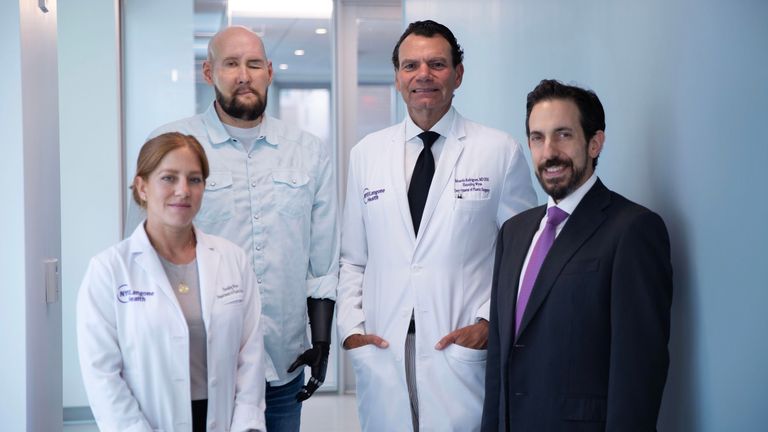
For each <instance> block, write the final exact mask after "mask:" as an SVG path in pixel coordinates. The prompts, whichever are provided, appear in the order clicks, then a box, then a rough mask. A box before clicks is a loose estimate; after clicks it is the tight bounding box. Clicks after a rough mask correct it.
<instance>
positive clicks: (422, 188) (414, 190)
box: [408, 131, 440, 234]
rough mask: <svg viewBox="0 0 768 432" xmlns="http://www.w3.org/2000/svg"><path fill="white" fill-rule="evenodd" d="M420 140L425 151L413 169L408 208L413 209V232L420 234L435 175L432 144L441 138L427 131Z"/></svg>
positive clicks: (420, 135) (435, 133)
mask: <svg viewBox="0 0 768 432" xmlns="http://www.w3.org/2000/svg"><path fill="white" fill-rule="evenodd" d="M419 138H421V141H422V142H424V149H423V150H422V151H421V153H420V154H419V158H418V159H416V166H414V167H413V175H412V176H411V185H410V186H409V187H408V206H409V207H410V208H411V220H412V221H413V232H414V233H416V234H418V233H419V224H420V223H421V215H422V213H424V204H426V203H427V195H429V185H430V184H432V177H433V176H434V175H435V157H434V156H432V144H434V143H435V141H437V139H438V138H440V134H439V133H437V132H432V131H427V132H422V133H420V134H419Z"/></svg>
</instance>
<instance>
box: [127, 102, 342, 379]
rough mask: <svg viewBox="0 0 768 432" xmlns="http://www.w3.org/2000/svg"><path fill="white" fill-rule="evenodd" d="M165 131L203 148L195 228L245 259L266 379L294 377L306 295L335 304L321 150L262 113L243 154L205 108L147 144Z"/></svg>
mask: <svg viewBox="0 0 768 432" xmlns="http://www.w3.org/2000/svg"><path fill="white" fill-rule="evenodd" d="M165 132H181V133H184V134H188V135H193V136H194V137H195V138H197V140H198V141H200V143H201V144H202V145H203V147H204V148H205V152H206V154H207V156H208V162H209V164H210V175H209V177H208V180H207V182H206V185H205V193H204V194H203V204H202V206H201V208H200V211H199V212H198V214H197V217H196V218H195V222H194V223H195V226H197V227H198V228H200V229H201V230H202V231H203V232H206V233H209V234H214V235H218V236H222V237H224V238H227V239H229V240H230V241H232V242H234V243H235V244H237V245H240V246H241V247H242V248H243V249H245V251H246V253H247V254H248V257H249V258H250V260H251V262H252V263H253V268H254V270H255V272H256V281H257V283H258V286H259V289H260V291H261V300H262V314H263V316H264V317H265V320H264V333H265V334H264V344H265V348H266V350H267V354H268V355H269V359H268V362H269V360H271V362H272V363H273V365H274V368H275V370H276V372H277V375H276V376H275V374H274V373H271V371H270V365H269V364H268V365H267V380H268V381H270V384H272V385H282V384H286V383H288V382H290V381H291V380H292V379H293V378H295V377H296V376H297V375H298V374H299V373H300V372H301V368H299V370H297V371H295V372H294V373H293V374H289V373H288V372H287V369H288V366H290V364H291V363H293V361H294V360H296V357H297V356H298V355H299V354H301V353H302V352H304V350H306V349H307V348H309V346H310V345H309V340H308V338H307V331H306V326H307V304H306V301H307V297H313V298H327V299H332V300H335V298H336V285H337V283H338V270H339V267H338V263H339V230H338V225H337V205H338V204H337V198H336V181H335V176H334V171H333V164H332V160H331V157H330V155H329V152H328V149H327V148H326V147H325V146H324V145H323V143H322V142H321V141H320V139H319V138H317V137H315V136H313V135H311V134H309V133H306V132H304V131H302V130H300V129H297V128H295V127H291V126H289V125H287V124H285V123H284V122H282V121H280V120H278V119H276V118H272V117H268V116H266V115H264V118H263V120H262V122H261V137H259V138H258V139H257V140H256V142H255V143H254V145H253V146H252V147H251V148H250V149H244V148H243V145H242V144H241V143H240V142H238V141H237V139H236V138H232V137H231V136H230V135H229V133H227V130H226V129H225V128H224V125H223V124H222V123H221V121H220V120H219V117H218V115H217V113H216V109H215V107H214V105H213V104H211V106H210V107H209V108H208V110H207V111H206V112H204V113H203V114H198V115H196V116H193V117H189V118H187V119H184V120H180V121H177V122H173V123H170V124H167V125H165V126H162V127H160V128H159V129H157V130H155V131H154V132H152V134H151V135H150V137H154V136H157V135H160V134H162V133H165ZM133 207H136V206H133ZM129 219H130V215H129ZM134 223H137V222H134ZM211 337H216V336H215V335H211Z"/></svg>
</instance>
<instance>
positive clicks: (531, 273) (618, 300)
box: [482, 80, 672, 432]
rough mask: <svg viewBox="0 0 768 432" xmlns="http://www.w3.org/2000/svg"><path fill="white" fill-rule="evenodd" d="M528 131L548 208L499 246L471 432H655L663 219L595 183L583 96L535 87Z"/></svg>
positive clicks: (601, 118)
mask: <svg viewBox="0 0 768 432" xmlns="http://www.w3.org/2000/svg"><path fill="white" fill-rule="evenodd" d="M526 120H527V124H526V131H527V133H528V146H529V148H530V150H531V160H532V162H533V167H534V172H535V173H536V177H537V178H538V179H539V183H540V184H541V187H542V188H543V189H544V191H545V192H546V193H547V195H549V199H548V202H547V204H546V205H543V206H540V207H536V208H533V209H531V210H528V211H525V212H522V213H520V214H519V215H517V216H514V217H513V218H511V219H509V220H508V221H507V222H505V223H504V226H503V227H502V229H501V232H500V233H499V238H498V240H497V242H496V245H497V246H496V260H495V267H494V276H493V284H492V291H491V312H490V322H489V331H488V365H487V369H486V380H485V403H484V408H483V423H482V430H483V431H485V432H491V431H494V432H499V431H653V430H656V420H657V417H658V413H659V406H660V404H661V396H662V393H663V390H664V383H665V381H666V377H667V368H668V366H669V353H668V350H667V343H668V340H669V325H670V307H671V302H672V265H671V263H670V247H669V237H668V235H667V230H666V227H665V225H664V221H663V220H662V219H661V218H660V217H659V215H657V214H656V213H654V212H652V211H650V210H648V209H647V208H645V207H642V206H640V205H638V204H635V203H633V202H632V201H629V200H628V199H626V198H624V197H623V196H621V195H619V194H617V193H615V192H612V191H610V190H608V188H606V187H605V186H604V185H603V183H602V182H601V181H600V179H598V177H597V175H596V174H595V168H596V166H597V159H598V157H599V156H600V152H601V151H602V149H603V144H604V142H605V113H604V111H603V106H602V104H601V103H600V100H599V99H598V97H597V95H596V94H595V93H594V92H592V91H588V90H584V89H582V88H579V87H575V86H570V85H565V84H562V83H560V82H558V81H555V80H544V81H542V82H541V83H540V84H539V85H538V86H537V87H536V88H535V89H534V90H533V91H531V92H530V93H529V94H528V103H527V119H526Z"/></svg>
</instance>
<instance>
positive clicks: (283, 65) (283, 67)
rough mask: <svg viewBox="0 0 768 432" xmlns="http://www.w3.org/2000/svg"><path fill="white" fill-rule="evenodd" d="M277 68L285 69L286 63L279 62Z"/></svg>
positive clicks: (286, 67)
mask: <svg viewBox="0 0 768 432" xmlns="http://www.w3.org/2000/svg"><path fill="white" fill-rule="evenodd" d="M277 68H278V69H280V70H286V69H288V65H287V64H285V63H280V65H279V66H278V67H277Z"/></svg>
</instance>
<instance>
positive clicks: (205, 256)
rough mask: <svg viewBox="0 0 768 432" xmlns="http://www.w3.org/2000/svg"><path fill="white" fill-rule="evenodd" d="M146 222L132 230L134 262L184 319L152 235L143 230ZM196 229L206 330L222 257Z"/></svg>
mask: <svg viewBox="0 0 768 432" xmlns="http://www.w3.org/2000/svg"><path fill="white" fill-rule="evenodd" d="M144 222H146V221H142V222H141V223H140V224H139V226H137V227H136V229H135V230H134V231H133V234H131V238H130V250H131V260H133V261H135V262H136V264H138V265H139V266H140V267H141V268H142V269H143V270H144V272H145V273H146V274H147V276H148V277H149V279H150V280H152V282H153V283H154V284H155V286H157V287H158V288H159V289H160V291H161V292H162V293H163V294H164V295H165V296H166V297H167V298H168V301H170V302H171V303H172V304H173V305H174V306H175V308H176V311H177V313H178V314H179V316H180V317H181V319H182V320H184V312H183V311H182V310H181V305H179V301H178V300H177V299H176V294H175V293H174V292H173V288H172V287H171V284H170V282H168V276H167V275H166V273H165V270H164V269H163V265H162V263H161V262H160V257H159V256H158V254H157V251H156V250H155V248H154V247H153V246H152V243H150V242H149V237H148V236H147V232H146V230H145V229H144ZM193 229H194V230H195V238H196V239H197V247H196V248H195V255H196V257H197V271H198V275H199V278H200V299H201V305H200V306H201V308H202V312H203V322H204V324H205V328H206V330H207V329H208V323H209V322H210V318H211V307H212V306H213V301H214V299H215V296H216V284H215V283H216V274H217V271H218V267H219V262H220V259H221V257H220V254H219V252H218V251H217V250H216V248H215V247H214V245H213V244H212V242H211V241H210V237H209V236H208V235H207V234H205V233H204V232H202V231H200V230H199V229H197V227H194V226H193Z"/></svg>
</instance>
